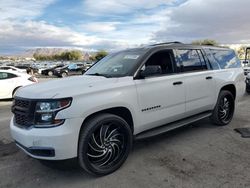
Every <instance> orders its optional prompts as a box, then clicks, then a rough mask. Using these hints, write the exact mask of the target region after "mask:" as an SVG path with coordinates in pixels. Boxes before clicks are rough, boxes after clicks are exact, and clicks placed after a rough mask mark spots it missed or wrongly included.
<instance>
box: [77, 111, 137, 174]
mask: <svg viewBox="0 0 250 188" xmlns="http://www.w3.org/2000/svg"><path fill="white" fill-rule="evenodd" d="M132 140H133V136H132V131H131V129H130V127H129V125H128V123H127V122H126V121H125V120H124V119H122V118H121V117H119V116H116V115H113V114H100V115H97V116H94V117H93V118H91V119H89V120H88V121H87V122H86V123H84V124H83V127H82V130H81V132H80V136H79V143H78V161H79V164H80V166H81V167H82V168H83V169H84V170H86V171H87V172H89V173H91V174H93V175H97V176H103V175H107V174H110V173H112V172H114V171H116V170H117V169H118V168H120V167H121V165H122V164H123V163H124V162H125V160H126V159H127V157H128V155H129V152H130V150H131V148H132Z"/></svg>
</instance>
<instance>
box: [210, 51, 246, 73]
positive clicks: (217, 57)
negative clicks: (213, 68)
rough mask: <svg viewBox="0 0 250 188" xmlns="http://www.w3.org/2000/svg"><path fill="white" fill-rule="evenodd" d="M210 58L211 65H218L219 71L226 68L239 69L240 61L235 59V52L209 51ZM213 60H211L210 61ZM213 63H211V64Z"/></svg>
mask: <svg viewBox="0 0 250 188" xmlns="http://www.w3.org/2000/svg"><path fill="white" fill-rule="evenodd" d="M209 51H210V55H208V56H210V57H208V58H210V59H211V60H210V61H211V64H215V63H218V66H219V67H220V68H221V69H228V68H238V67H241V63H240V60H239V59H238V58H237V56H236V54H235V52H234V51H233V50H229V49H225V50H224V49H221V50H220V49H219V50H217V49H210V50H209ZM211 56H213V57H211ZM212 58H213V59H212ZM212 62H213V63H212Z"/></svg>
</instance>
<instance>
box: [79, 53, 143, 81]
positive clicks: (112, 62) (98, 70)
mask: <svg viewBox="0 0 250 188" xmlns="http://www.w3.org/2000/svg"><path fill="white" fill-rule="evenodd" d="M142 55H143V51H133V52H132V51H123V52H118V53H114V54H110V55H108V56H106V57H104V58H103V59H101V60H100V61H99V62H97V63H96V64H95V65H93V66H92V67H91V68H90V69H89V70H88V71H87V72H86V73H85V74H84V75H95V76H105V77H123V76H129V74H130V73H131V71H132V70H133V68H134V67H135V66H136V64H137V62H138V60H139V58H140V57H141V56H142Z"/></svg>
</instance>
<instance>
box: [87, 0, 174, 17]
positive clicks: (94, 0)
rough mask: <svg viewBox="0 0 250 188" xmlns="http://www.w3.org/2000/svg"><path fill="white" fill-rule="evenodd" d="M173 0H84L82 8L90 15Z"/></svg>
mask: <svg viewBox="0 0 250 188" xmlns="http://www.w3.org/2000/svg"><path fill="white" fill-rule="evenodd" d="M173 2H175V0H154V1H152V0H140V1H139V0H126V1H124V0H105V1H104V0H103V1H99V0H85V1H83V8H84V10H85V13H88V14H90V15H100V14H108V15H112V14H118V15H119V14H124V13H130V12H133V11H135V10H138V9H140V10H141V9H152V8H156V7H158V6H160V5H171V4H172V3H173Z"/></svg>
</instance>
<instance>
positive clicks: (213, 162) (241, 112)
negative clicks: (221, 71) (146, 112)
mask: <svg viewBox="0 0 250 188" xmlns="http://www.w3.org/2000/svg"><path fill="white" fill-rule="evenodd" d="M10 105H11V101H0V128H1V131H0V187H24V188H29V187H32V188H33V187H55V188H59V187H60V188H63V187H71V188H74V187H110V188H112V187H114V188H117V187H129V188H132V187H144V188H146V187H150V188H152V187H191V188H196V187H197V188H198V187H199V188H201V187H211V188H216V187H225V188H228V187H232V188H237V187H239V188H242V187H250V138H248V139H247V138H241V136H240V135H239V134H238V133H236V132H235V131H234V128H237V127H250V96H248V95H245V96H244V98H243V100H242V101H241V102H240V103H239V105H238V107H237V110H236V114H235V117H234V119H233V121H232V123H231V124H230V125H229V126H226V127H216V126H213V125H212V124H210V123H209V121H208V120H207V119H206V120H202V121H200V122H197V123H195V124H192V125H190V126H187V127H185V128H181V129H178V130H175V131H172V132H170V133H167V134H164V135H161V136H158V137H154V138H150V139H147V140H143V141H137V142H135V144H134V148H133V151H132V152H131V154H130V156H129V158H128V160H127V161H126V163H125V164H124V165H123V166H122V168H120V169H119V170H118V171H117V172H115V173H113V174H111V175H109V176H106V177H101V178H95V177H92V176H90V175H88V174H87V173H85V172H83V171H82V170H81V169H79V168H77V166H76V165H75V161H74V160H70V161H66V162H60V163H52V164H51V163H48V164H42V163H41V162H39V161H37V160H35V159H32V158H30V157H28V156H26V155H25V154H24V153H23V152H22V151H20V150H19V149H17V147H16V146H15V144H14V143H13V140H12V139H11V137H10V133H9V119H10V117H11V112H10Z"/></svg>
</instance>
